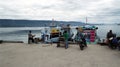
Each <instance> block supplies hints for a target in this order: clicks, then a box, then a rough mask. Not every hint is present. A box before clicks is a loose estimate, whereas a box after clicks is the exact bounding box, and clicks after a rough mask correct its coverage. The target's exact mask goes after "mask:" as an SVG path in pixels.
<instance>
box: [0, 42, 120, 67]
mask: <svg viewBox="0 0 120 67" xmlns="http://www.w3.org/2000/svg"><path fill="white" fill-rule="evenodd" d="M45 45H46V44H31V45H28V44H25V43H3V44H0V67H119V66H120V51H118V50H111V49H109V48H108V47H107V46H100V45H94V44H93V45H88V47H87V48H85V50H83V51H81V50H80V48H79V46H78V45H70V46H69V48H68V49H65V48H57V47H56V44H53V45H47V46H45Z"/></svg>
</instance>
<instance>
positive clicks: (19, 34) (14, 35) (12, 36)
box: [0, 25, 120, 43]
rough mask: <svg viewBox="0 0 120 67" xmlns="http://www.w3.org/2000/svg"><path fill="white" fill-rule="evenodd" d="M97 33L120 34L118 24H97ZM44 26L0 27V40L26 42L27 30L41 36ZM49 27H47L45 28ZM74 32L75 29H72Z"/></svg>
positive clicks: (104, 34) (104, 35) (100, 34)
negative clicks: (111, 31)
mask: <svg viewBox="0 0 120 67" xmlns="http://www.w3.org/2000/svg"><path fill="white" fill-rule="evenodd" d="M97 27H98V30H97V35H98V36H99V37H100V38H101V39H104V38H106V33H107V32H108V31H109V30H113V33H116V35H117V36H120V31H119V29H120V26H118V25H98V26H97ZM44 29H45V28H44V27H13V28H0V40H16V41H17V40H18V41H24V42H25V43H27V36H28V31H29V30H32V33H33V34H35V35H36V37H39V38H41V34H42V32H44ZM47 29H49V28H47ZM72 31H73V32H74V33H76V30H75V29H73V30H72Z"/></svg>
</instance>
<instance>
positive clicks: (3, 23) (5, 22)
mask: <svg viewBox="0 0 120 67" xmlns="http://www.w3.org/2000/svg"><path fill="white" fill-rule="evenodd" d="M54 22H55V23H57V24H58V25H60V24H64V25H67V24H70V25H72V26H79V25H84V23H83V22H75V21H54ZM50 23H52V21H51V20H15V19H0V27H44V26H49V25H50Z"/></svg>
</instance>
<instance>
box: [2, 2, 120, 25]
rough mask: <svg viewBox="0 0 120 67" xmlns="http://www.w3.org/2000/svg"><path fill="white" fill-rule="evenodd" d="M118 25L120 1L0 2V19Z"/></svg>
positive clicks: (119, 20)
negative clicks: (86, 20) (53, 20)
mask: <svg viewBox="0 0 120 67" xmlns="http://www.w3.org/2000/svg"><path fill="white" fill-rule="evenodd" d="M86 17H87V18H88V23H120V0H0V19H35V20H36V19H38V20H51V19H52V18H54V19H55V20H63V21H64V20H65V21H83V22H85V18H86Z"/></svg>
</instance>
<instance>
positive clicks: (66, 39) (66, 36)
mask: <svg viewBox="0 0 120 67" xmlns="http://www.w3.org/2000/svg"><path fill="white" fill-rule="evenodd" d="M63 37H64V40H65V49H67V48H68V32H67V31H64V33H63Z"/></svg>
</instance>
